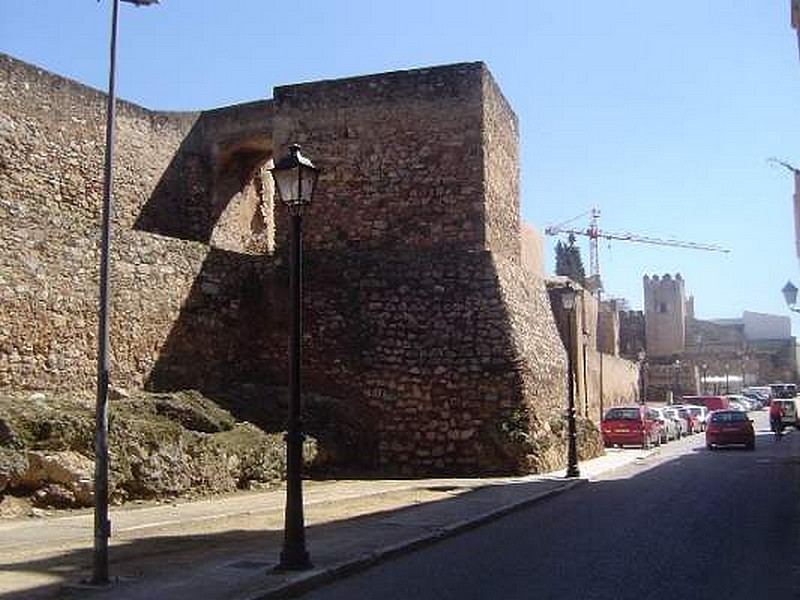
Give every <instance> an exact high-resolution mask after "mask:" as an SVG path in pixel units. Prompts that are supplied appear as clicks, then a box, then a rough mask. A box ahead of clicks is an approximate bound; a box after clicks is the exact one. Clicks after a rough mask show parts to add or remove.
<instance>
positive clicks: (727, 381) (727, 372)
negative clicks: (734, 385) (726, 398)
mask: <svg viewBox="0 0 800 600" xmlns="http://www.w3.org/2000/svg"><path fill="white" fill-rule="evenodd" d="M723 367H724V368H725V393H726V394H730V393H731V387H730V369H731V366H730V365H729V364H728V363H725V364H724V365H723Z"/></svg>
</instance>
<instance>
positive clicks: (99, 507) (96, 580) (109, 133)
mask: <svg viewBox="0 0 800 600" xmlns="http://www.w3.org/2000/svg"><path fill="white" fill-rule="evenodd" d="M121 1H122V2H128V3H129V4H135V5H136V6H147V5H149V4H158V0H121ZM119 3H120V0H113V4H112V8H111V48H110V61H109V68H108V97H107V100H106V102H107V103H106V148H105V164H104V168H103V216H102V222H101V232H100V306H99V309H98V319H97V344H98V348H97V400H96V404H95V436H94V438H95V444H94V448H95V462H94V560H93V567H92V579H91V583H92V584H94V585H106V584H108V582H109V581H108V538H109V536H110V535H111V522H110V521H109V519H108V388H109V385H110V375H109V362H110V361H109V354H110V352H109V348H110V344H109V328H110V327H109V312H110V311H109V304H110V279H111V277H110V272H111V268H110V266H111V225H112V220H113V217H114V197H113V194H112V188H113V183H114V182H113V179H114V125H115V118H116V89H115V79H116V70H117V29H118V23H119Z"/></svg>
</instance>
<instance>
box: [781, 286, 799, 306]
mask: <svg viewBox="0 0 800 600" xmlns="http://www.w3.org/2000/svg"><path fill="white" fill-rule="evenodd" d="M781 292H783V298H784V300H786V304H788V305H789V306H794V305H795V304H797V286H795V285H794V284H793V283H792V282H791V281H787V282H786V285H785V286H783V289H782V290H781Z"/></svg>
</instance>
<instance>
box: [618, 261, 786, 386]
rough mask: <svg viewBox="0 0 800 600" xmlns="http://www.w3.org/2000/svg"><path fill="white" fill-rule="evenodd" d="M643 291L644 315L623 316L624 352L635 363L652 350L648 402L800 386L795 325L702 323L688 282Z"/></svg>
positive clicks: (648, 280)
mask: <svg viewBox="0 0 800 600" xmlns="http://www.w3.org/2000/svg"><path fill="white" fill-rule="evenodd" d="M643 287H644V311H642V312H643V314H642V312H639V311H629V312H627V313H623V314H621V315H620V324H621V326H620V352H621V354H622V355H623V356H626V357H628V358H630V359H635V358H636V354H637V353H638V352H639V351H640V350H641V349H642V348H644V349H645V350H646V355H647V365H646V380H647V381H646V388H647V397H648V399H650V400H664V399H667V398H669V396H670V395H673V396H680V395H683V394H689V393H692V394H695V393H701V392H709V393H728V392H730V393H733V392H735V391H738V390H740V389H742V388H743V387H745V386H748V385H756V384H764V383H770V382H774V381H785V382H795V381H797V378H798V373H797V364H798V359H797V342H796V339H795V338H794V337H793V336H792V331H791V320H790V319H789V317H786V316H781V315H771V314H765V313H758V312H751V311H745V312H744V313H743V314H742V316H741V317H740V318H727V319H711V320H703V319H697V318H696V317H695V315H694V298H693V297H691V296H687V295H686V290H685V282H684V280H683V278H682V277H681V275H680V274H676V275H674V276H672V275H670V274H667V275H663V276H660V277H659V276H658V275H654V276H645V277H644V278H643ZM642 321H644V327H642Z"/></svg>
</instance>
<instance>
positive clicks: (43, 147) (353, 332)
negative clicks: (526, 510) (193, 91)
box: [0, 55, 608, 473]
mask: <svg viewBox="0 0 800 600" xmlns="http://www.w3.org/2000/svg"><path fill="white" fill-rule="evenodd" d="M104 105H105V96H104V95H103V94H101V93H98V92H96V91H93V90H90V89H88V88H86V87H84V86H81V85H79V84H77V83H74V82H71V81H68V80H66V79H63V78H60V77H57V76H54V75H51V74H48V73H46V72H44V71H42V70H40V69H37V68H35V67H32V66H30V65H27V64H25V63H21V62H20V61H17V60H15V59H13V58H11V57H8V56H2V55H0V161H2V162H0V240H2V243H3V245H4V252H3V254H2V258H0V294H2V298H1V299H2V302H3V311H2V313H0V387H6V388H21V389H33V388H50V389H62V390H64V389H67V390H68V389H92V388H93V386H94V380H95V368H96V367H95V364H96V355H95V352H96V340H95V337H96V329H97V317H96V312H97V264H98V262H99V257H98V247H99V242H98V239H99V231H98V229H99V227H98V224H99V222H100V214H99V213H100V207H101V196H102V180H101V178H102V162H103V149H104V139H103V136H104V130H103V122H104ZM117 124H118V133H117V151H116V172H115V180H114V189H115V198H116V209H117V210H116V215H115V220H114V232H115V239H114V245H113V254H112V261H113V262H112V273H113V275H112V278H113V279H112V294H113V298H112V330H111V338H112V375H111V379H112V382H113V383H114V384H115V385H118V386H123V387H130V386H134V387H149V388H151V389H180V388H196V389H200V390H203V391H204V392H206V393H208V394H210V395H212V397H213V394H214V392H215V391H216V390H224V389H226V388H228V387H229V386H231V385H232V384H234V383H236V384H239V383H242V382H258V383H267V384H271V385H284V383H285V381H286V367H285V363H286V352H287V348H286V346H287V334H288V316H289V315H288V306H287V305H286V292H285V290H286V280H287V261H286V237H287V226H286V225H287V220H286V215H285V211H284V210H283V208H282V207H280V206H275V202H274V201H273V190H272V184H271V182H270V177H269V175H268V173H267V172H266V169H267V168H268V167H269V166H270V161H271V160H272V158H273V156H277V155H280V154H281V153H282V152H284V151H285V149H286V147H287V146H288V144H289V143H292V142H299V143H300V144H301V145H302V146H303V149H304V152H305V153H306V154H308V155H309V156H311V157H312V158H313V160H314V161H315V162H316V163H317V164H319V165H320V166H321V167H322V168H323V175H322V177H321V179H320V184H319V193H318V194H317V196H316V197H315V203H314V206H313V207H312V208H311V209H310V210H309V212H308V216H307V218H306V221H305V232H306V236H305V241H306V261H307V262H306V274H305V290H306V292H305V315H304V318H305V330H304V344H305V347H304V352H305V354H304V363H305V384H306V390H307V391H308V392H310V393H316V394H323V395H325V396H328V397H333V398H336V399H338V400H340V401H341V402H343V403H346V404H348V405H350V406H355V407H357V410H358V411H360V413H359V414H361V415H362V420H363V422H364V423H363V426H364V427H365V428H368V429H369V430H370V434H371V435H374V445H372V446H369V448H370V450H369V452H370V454H371V456H369V457H367V458H368V459H369V462H371V463H372V464H375V465H380V466H382V467H385V468H389V469H393V470H397V471H401V472H406V473H418V472H452V473H456V472H458V473H476V472H488V471H528V470H546V469H551V468H555V467H558V466H561V465H562V464H563V460H564V456H565V452H564V448H563V435H561V433H560V429H561V426H560V420H561V413H562V409H563V406H564V399H565V395H566V388H565V384H566V381H565V380H566V377H565V368H566V367H565V363H566V361H565V354H564V349H563V346H562V344H561V342H560V340H559V338H558V334H557V332H556V328H555V323H554V320H553V316H552V313H551V309H550V304H549V301H548V296H547V293H546V291H545V286H544V281H543V278H542V275H541V273H539V272H536V270H535V269H533V268H531V265H535V264H537V260H525V259H523V257H522V254H521V253H522V250H521V246H522V242H521V235H522V234H521V231H520V229H521V225H520V218H519V172H518V170H519V167H518V164H519V160H518V131H517V129H518V125H517V121H516V117H515V116H514V114H513V111H512V110H511V108H510V107H509V105H508V103H507V102H506V101H505V99H504V98H503V96H502V93H501V92H500V90H499V88H498V87H497V85H496V83H495V82H494V80H493V79H492V77H491V75H490V73H489V72H488V70H487V69H486V67H485V66H484V65H483V64H482V63H466V64H458V65H451V66H447V67H437V68H431V69H418V70H412V71H403V72H395V73H385V74H381V75H375V76H368V77H358V78H351V79H345V80H338V81H324V82H316V83H309V84H301V85H292V86H285V87H281V88H277V89H276V90H275V94H274V100H270V101H263V102H254V103H250V104H245V105H238V106H233V107H228V108H222V109H217V110H212V111H204V112H196V113H161V112H154V111H149V110H146V109H143V108H140V107H138V106H135V105H132V104H129V103H124V102H121V103H120V106H119V109H118V117H117ZM607 385H608V384H607ZM362 458H364V457H362Z"/></svg>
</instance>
